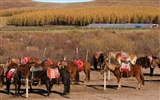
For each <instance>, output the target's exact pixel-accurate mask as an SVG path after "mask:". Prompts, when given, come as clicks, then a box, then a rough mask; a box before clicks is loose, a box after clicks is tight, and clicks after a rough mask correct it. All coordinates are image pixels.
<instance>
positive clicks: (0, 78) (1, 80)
mask: <svg viewBox="0 0 160 100" xmlns="http://www.w3.org/2000/svg"><path fill="white" fill-rule="evenodd" d="M3 85H4V68H3V66H0V87H1V88H2V87H3Z"/></svg>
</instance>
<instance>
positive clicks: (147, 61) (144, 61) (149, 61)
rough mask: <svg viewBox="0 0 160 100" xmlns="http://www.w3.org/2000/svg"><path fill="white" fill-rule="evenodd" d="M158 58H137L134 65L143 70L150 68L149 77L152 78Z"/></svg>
mask: <svg viewBox="0 0 160 100" xmlns="http://www.w3.org/2000/svg"><path fill="white" fill-rule="evenodd" d="M157 60H158V58H157V57H155V56H145V57H139V58H138V59H137V61H136V64H138V65H141V66H142V67H143V68H145V69H146V68H150V76H153V72H154V68H155V67H156V66H157V62H156V61H157Z"/></svg>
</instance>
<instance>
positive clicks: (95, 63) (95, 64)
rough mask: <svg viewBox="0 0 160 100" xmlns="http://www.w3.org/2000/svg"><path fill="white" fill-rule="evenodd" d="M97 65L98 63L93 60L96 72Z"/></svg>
mask: <svg viewBox="0 0 160 100" xmlns="http://www.w3.org/2000/svg"><path fill="white" fill-rule="evenodd" d="M97 64H98V62H97V61H96V60H95V61H94V70H98V69H97Z"/></svg>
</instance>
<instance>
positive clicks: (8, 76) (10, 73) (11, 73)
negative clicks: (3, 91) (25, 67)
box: [6, 68, 16, 79]
mask: <svg viewBox="0 0 160 100" xmlns="http://www.w3.org/2000/svg"><path fill="white" fill-rule="evenodd" d="M15 70H16V69H15V68H11V69H10V70H9V72H8V73H7V75H6V78H8V79H10V78H11V77H12V75H13V73H14V72H15Z"/></svg>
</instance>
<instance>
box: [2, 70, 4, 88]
mask: <svg viewBox="0 0 160 100" xmlns="http://www.w3.org/2000/svg"><path fill="white" fill-rule="evenodd" d="M3 85H4V71H3V74H2V86H3Z"/></svg>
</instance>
